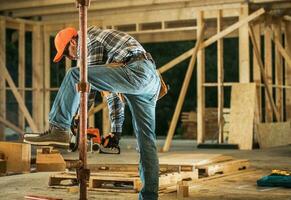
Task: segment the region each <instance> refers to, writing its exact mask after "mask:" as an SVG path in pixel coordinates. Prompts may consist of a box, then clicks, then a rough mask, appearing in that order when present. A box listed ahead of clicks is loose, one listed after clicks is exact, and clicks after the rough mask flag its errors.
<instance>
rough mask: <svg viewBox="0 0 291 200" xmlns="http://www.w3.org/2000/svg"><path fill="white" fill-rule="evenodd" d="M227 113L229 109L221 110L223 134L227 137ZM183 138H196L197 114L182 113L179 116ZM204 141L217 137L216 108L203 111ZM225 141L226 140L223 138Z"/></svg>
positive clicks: (191, 112) (193, 112)
mask: <svg viewBox="0 0 291 200" xmlns="http://www.w3.org/2000/svg"><path fill="white" fill-rule="evenodd" d="M229 112H230V109H228V108H224V109H223V118H224V129H223V131H224V134H223V135H225V136H226V137H227V136H228V129H229V128H228V127H229ZM181 121H182V129H183V138H186V139H196V138H197V112H195V111H190V112H183V113H182V115H181ZM205 134H206V135H205V139H206V140H207V139H211V140H213V139H215V138H217V136H218V111H217V108H206V109H205ZM225 139H227V138H225Z"/></svg>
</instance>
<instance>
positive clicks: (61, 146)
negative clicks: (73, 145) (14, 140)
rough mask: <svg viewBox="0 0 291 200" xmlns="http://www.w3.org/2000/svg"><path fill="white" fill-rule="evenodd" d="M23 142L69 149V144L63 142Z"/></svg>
mask: <svg viewBox="0 0 291 200" xmlns="http://www.w3.org/2000/svg"><path fill="white" fill-rule="evenodd" d="M23 142H25V143H27V144H31V145H35V146H54V147H59V148H69V143H63V142H55V141H45V142H31V141H27V140H25V139H24V140H23Z"/></svg>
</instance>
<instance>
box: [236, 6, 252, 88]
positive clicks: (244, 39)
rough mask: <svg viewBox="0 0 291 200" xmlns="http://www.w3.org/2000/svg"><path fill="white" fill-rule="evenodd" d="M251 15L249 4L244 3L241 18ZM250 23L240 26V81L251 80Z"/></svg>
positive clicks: (246, 81)
mask: <svg viewBox="0 0 291 200" xmlns="http://www.w3.org/2000/svg"><path fill="white" fill-rule="evenodd" d="M248 15H249V6H248V4H247V3H244V4H242V7H241V12H240V16H239V19H240V20H243V19H245V18H246V17H248ZM248 27H249V26H248V24H247V23H246V24H244V25H243V26H241V27H240V28H239V82H240V83H249V82H250V50H249V49H250V44H249V32H248Z"/></svg>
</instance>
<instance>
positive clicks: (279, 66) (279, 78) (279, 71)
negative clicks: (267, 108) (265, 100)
mask: <svg viewBox="0 0 291 200" xmlns="http://www.w3.org/2000/svg"><path fill="white" fill-rule="evenodd" d="M280 23H281V22H280V21H278V22H277V23H276V24H274V27H273V28H274V29H273V31H274V37H275V38H276V41H279V42H280V43H282V30H281V24H280ZM277 46H278V45H277ZM275 84H276V85H283V60H282V56H281V54H280V52H279V50H278V48H275ZM276 105H277V108H278V111H279V113H280V121H282V120H283V118H284V107H283V89H282V88H276Z"/></svg>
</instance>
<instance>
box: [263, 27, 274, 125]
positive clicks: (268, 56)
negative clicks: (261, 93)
mask: <svg viewBox="0 0 291 200" xmlns="http://www.w3.org/2000/svg"><path fill="white" fill-rule="evenodd" d="M271 36H272V30H270V29H268V28H266V27H265V37H264V43H265V48H264V49H265V51H264V57H265V74H266V79H267V80H266V81H267V84H268V85H269V89H268V90H269V93H270V96H271V97H272V96H273V90H272V88H271V85H272V83H273V79H272V74H273V71H272V37H271ZM267 93H268V91H267V88H265V94H267ZM265 96H266V95H265ZM265 110H266V111H265V121H266V122H272V121H273V112H272V105H271V101H270V100H269V98H265Z"/></svg>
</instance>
